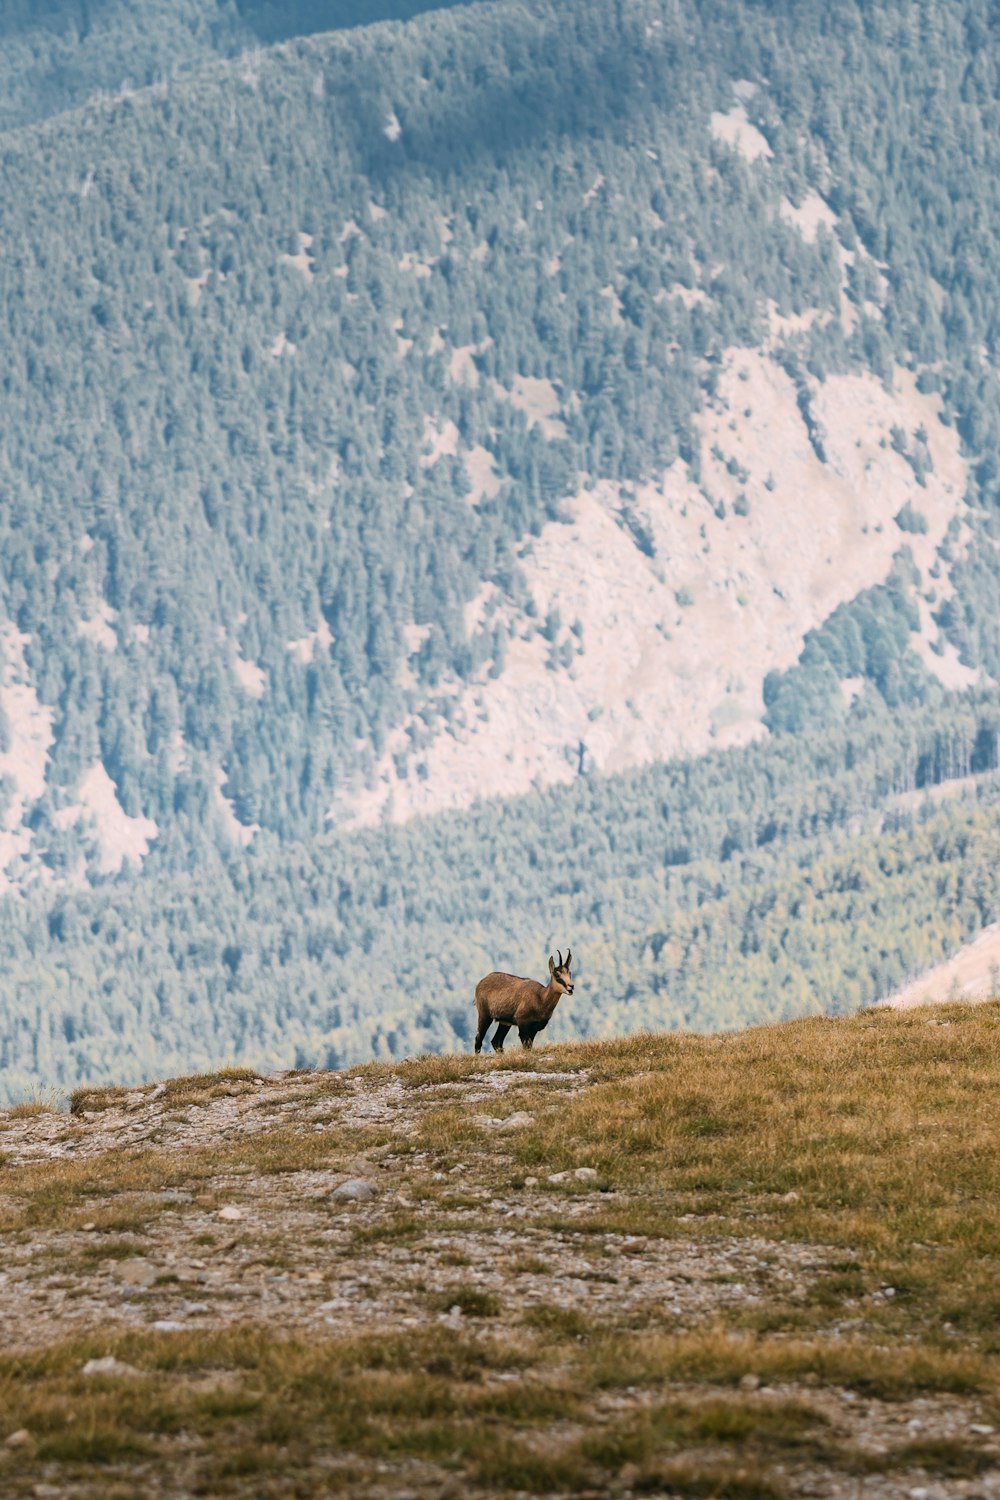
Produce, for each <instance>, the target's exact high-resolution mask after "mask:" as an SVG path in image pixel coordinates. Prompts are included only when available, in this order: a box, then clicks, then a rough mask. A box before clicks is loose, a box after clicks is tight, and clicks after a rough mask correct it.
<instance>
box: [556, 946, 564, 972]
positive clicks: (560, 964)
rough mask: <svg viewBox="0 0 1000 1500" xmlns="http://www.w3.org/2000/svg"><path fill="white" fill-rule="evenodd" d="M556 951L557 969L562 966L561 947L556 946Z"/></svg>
mask: <svg viewBox="0 0 1000 1500" xmlns="http://www.w3.org/2000/svg"><path fill="white" fill-rule="evenodd" d="M556 952H557V953H558V955H559V962H558V963H557V964H556V968H557V969H561V968H562V966H563V961H562V949H561V948H557V949H556Z"/></svg>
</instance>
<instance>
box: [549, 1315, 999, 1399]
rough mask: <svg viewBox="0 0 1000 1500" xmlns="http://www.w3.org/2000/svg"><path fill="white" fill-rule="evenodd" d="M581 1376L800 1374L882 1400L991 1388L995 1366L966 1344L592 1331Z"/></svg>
mask: <svg viewBox="0 0 1000 1500" xmlns="http://www.w3.org/2000/svg"><path fill="white" fill-rule="evenodd" d="M579 1375H580V1379H581V1380H587V1381H588V1382H589V1383H591V1384H592V1385H593V1386H595V1387H615V1386H626V1385H637V1386H643V1385H645V1386H659V1385H662V1384H664V1383H667V1382H671V1381H676V1382H680V1383H685V1384H687V1383H696V1384H697V1383H709V1384H712V1385H723V1386H725V1385H735V1384H737V1383H738V1382H739V1381H740V1380H741V1379H742V1378H743V1376H744V1375H757V1376H759V1377H760V1378H761V1379H762V1380H766V1381H771V1382H792V1383H794V1382H796V1381H800V1380H802V1379H803V1378H805V1377H812V1378H814V1379H818V1380H819V1381H820V1383H822V1384H824V1385H833V1386H844V1387H847V1388H850V1389H852V1390H855V1391H859V1392H862V1393H864V1394H865V1395H868V1396H875V1397H880V1398H881V1399H883V1400H887V1401H894V1400H901V1399H903V1398H904V1397H907V1396H912V1395H915V1394H917V1393H919V1392H923V1391H940V1392H945V1391H947V1392H951V1393H955V1394H971V1393H973V1392H980V1391H982V1392H985V1391H989V1390H991V1389H992V1388H993V1382H994V1380H995V1379H996V1365H995V1363H994V1362H993V1361H991V1360H990V1359H988V1358H986V1357H984V1356H983V1355H980V1354H977V1353H975V1352H974V1351H970V1350H957V1351H946V1350H941V1349H928V1348H923V1347H921V1346H919V1345H909V1344H907V1345H900V1346H898V1347H896V1348H885V1347H881V1348H876V1347H873V1346H872V1344H870V1343H869V1342H867V1341H866V1340H863V1339H857V1340H848V1339H841V1340H838V1341H837V1342H836V1343H834V1342H831V1341H830V1340H828V1339H804V1340H794V1339H785V1338H754V1337H752V1336H749V1335H740V1334H733V1333H730V1332H727V1331H722V1330H709V1331H707V1332H699V1333H682V1334H676V1335H674V1334H664V1333H649V1334H643V1333H640V1334H637V1335H635V1336H634V1337H632V1338H629V1339H623V1338H622V1337H621V1336H620V1335H619V1334H617V1333H614V1334H610V1335H606V1336H602V1335H600V1334H599V1335H597V1336H596V1337H595V1338H594V1339H593V1340H592V1342H591V1344H590V1347H589V1349H588V1350H587V1351H586V1354H585V1355H584V1356H581V1361H580V1366H579Z"/></svg>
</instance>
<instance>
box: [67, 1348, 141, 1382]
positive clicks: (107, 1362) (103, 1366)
mask: <svg viewBox="0 0 1000 1500" xmlns="http://www.w3.org/2000/svg"><path fill="white" fill-rule="evenodd" d="M82 1373H83V1374H84V1375H113V1376H114V1377H115V1378H116V1379H118V1380H132V1379H134V1378H135V1377H136V1376H137V1375H140V1376H141V1375H143V1374H145V1371H143V1370H137V1369H136V1367H135V1365H129V1364H126V1363H125V1361H124V1360H123V1359H115V1357H114V1355H113V1354H109V1355H107V1357H106V1358H105V1359H88V1360H87V1363H86V1364H85V1365H84V1367H83V1371H82Z"/></svg>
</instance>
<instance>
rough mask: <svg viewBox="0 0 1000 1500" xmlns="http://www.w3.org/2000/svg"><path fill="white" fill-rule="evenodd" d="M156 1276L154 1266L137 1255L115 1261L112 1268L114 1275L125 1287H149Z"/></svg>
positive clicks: (156, 1272)
mask: <svg viewBox="0 0 1000 1500" xmlns="http://www.w3.org/2000/svg"><path fill="white" fill-rule="evenodd" d="M158 1274H159V1273H158V1271H157V1268H156V1266H154V1265H151V1264H150V1263H149V1261H148V1260H143V1259H142V1257H141V1256H138V1255H137V1256H133V1257H132V1258H131V1259H130V1260H120V1261H117V1262H116V1264H115V1268H114V1275H115V1276H116V1277H117V1278H118V1280H119V1281H121V1282H123V1283H124V1284H125V1286H138V1287H151V1286H152V1285H153V1282H154V1281H155V1280H156V1278H157V1275H158Z"/></svg>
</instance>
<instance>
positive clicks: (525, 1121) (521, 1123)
mask: <svg viewBox="0 0 1000 1500" xmlns="http://www.w3.org/2000/svg"><path fill="white" fill-rule="evenodd" d="M534 1123H535V1117H534V1115H529V1114H528V1113H527V1111H526V1110H523V1109H519V1110H518V1112H517V1114H514V1115H508V1116H507V1118H506V1120H500V1121H498V1122H497V1129H498V1130H499V1131H501V1132H503V1131H505V1130H523V1129H524V1128H525V1126H526V1125H534Z"/></svg>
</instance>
